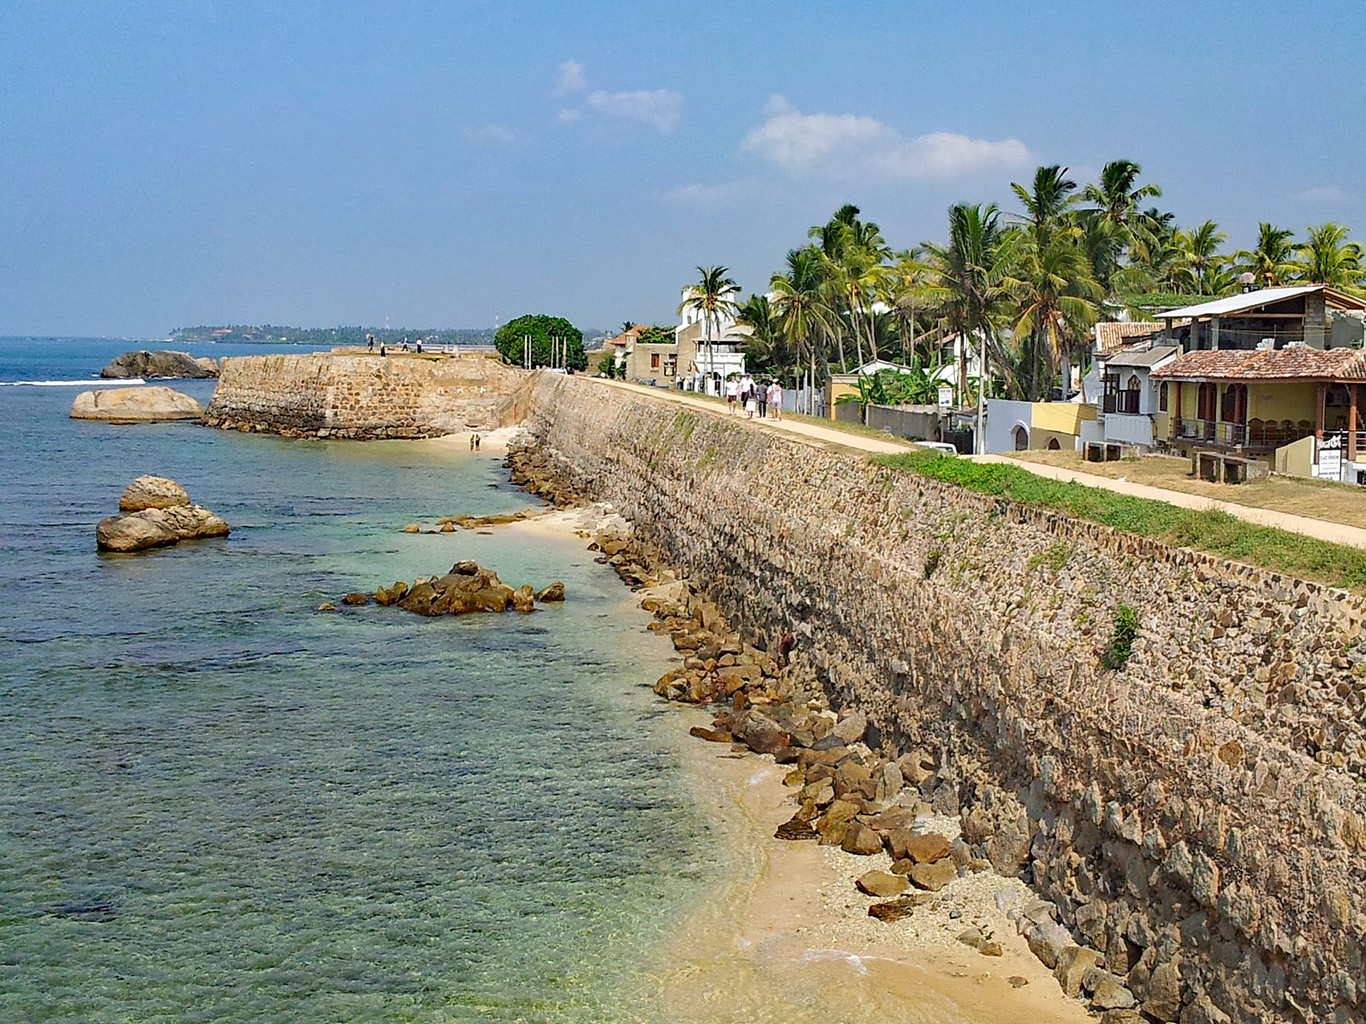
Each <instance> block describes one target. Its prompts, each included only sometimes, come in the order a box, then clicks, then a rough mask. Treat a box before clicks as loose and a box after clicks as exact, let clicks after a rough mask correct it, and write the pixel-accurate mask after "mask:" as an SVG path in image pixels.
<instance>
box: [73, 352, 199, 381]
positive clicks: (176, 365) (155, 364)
mask: <svg viewBox="0 0 1366 1024" xmlns="http://www.w3.org/2000/svg"><path fill="white" fill-rule="evenodd" d="M100 376H101V377H104V378H105V379H106V380H120V379H127V378H129V377H194V378H207V377H217V376H218V364H217V363H216V362H214V361H213V360H212V359H208V358H202V357H201V358H198V359H196V358H195V357H194V356H192V355H190V354H189V353H188V352H174V351H172V350H170V349H159V350H158V351H156V352H148V351H147V350H146V349H142V350H139V351H135V352H125V353H123V355H121V356H115V357H114V359H113V360H112V361H111V362H110V363H109V365H108V366H106V367H105V368H104V369H103V370H101V371H100Z"/></svg>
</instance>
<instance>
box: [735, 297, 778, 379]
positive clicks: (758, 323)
mask: <svg viewBox="0 0 1366 1024" xmlns="http://www.w3.org/2000/svg"><path fill="white" fill-rule="evenodd" d="M735 319H736V322H737V323H741V324H744V325H745V326H746V327H748V328H749V329H750V332H751V333H750V336H749V338H748V339H747V340H746V341H745V344H744V348H745V366H746V368H747V369H749V370H750V371H751V372H767V373H776V374H778V375H780V376H781V375H783V374H785V373H786V372H787V371H788V369H789V368H790V367H791V365H792V355H791V351H790V350H789V348H788V345H787V339H786V338H785V337H784V336H783V331H782V325H781V323H780V322H779V319H778V315H777V313H775V312H774V310H773V306H772V305H771V304H770V303H769V301H768V296H766V295H751V296H750V297H749V298H748V299H746V300H745V302H744V304H743V305H742V306H740V309H739V312H737V313H736V316H735Z"/></svg>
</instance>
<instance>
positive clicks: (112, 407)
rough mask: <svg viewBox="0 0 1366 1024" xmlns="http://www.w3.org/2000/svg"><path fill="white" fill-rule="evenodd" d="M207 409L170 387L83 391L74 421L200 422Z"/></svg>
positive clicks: (74, 406) (73, 408)
mask: <svg viewBox="0 0 1366 1024" xmlns="http://www.w3.org/2000/svg"><path fill="white" fill-rule="evenodd" d="M203 415H204V407H203V406H202V405H200V404H199V403H198V402H196V401H195V400H194V399H193V398H191V397H190V396H189V395H182V394H181V393H180V392H179V391H172V390H171V389H170V388H163V387H151V388H134V387H126V388H110V389H108V390H106V391H82V392H81V393H80V394H79V395H77V396H76V400H75V401H74V402H72V403H71V412H70V416H71V418H72V419H73V420H108V421H109V422H111V423H139V422H153V421H157V420H197V419H200V418H201V417H203Z"/></svg>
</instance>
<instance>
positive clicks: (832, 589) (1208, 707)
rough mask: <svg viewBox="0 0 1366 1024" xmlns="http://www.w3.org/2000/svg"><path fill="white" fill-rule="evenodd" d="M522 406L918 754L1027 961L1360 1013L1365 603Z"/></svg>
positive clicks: (565, 466)
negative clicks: (1001, 893) (1006, 890)
mask: <svg viewBox="0 0 1366 1024" xmlns="http://www.w3.org/2000/svg"><path fill="white" fill-rule="evenodd" d="M227 362H228V363H231V362H233V361H232V360H228V361H227ZM229 373H230V370H229V369H228V368H227V367H225V370H224V377H225V379H227V377H228V375H229ZM220 387H221V385H220ZM528 408H529V414H528V418H527V426H528V428H529V429H530V430H531V432H532V433H533V434H534V435H535V437H536V438H537V439H538V441H539V443H540V445H541V446H542V447H541V451H542V454H543V455H544V456H545V457H547V458H548V459H549V461H550V463H551V464H552V465H553V467H554V473H555V475H556V476H557V478H558V479H559V481H560V485H561V486H562V487H563V488H565V489H566V490H570V491H574V492H577V493H579V494H582V495H583V496H585V497H587V498H589V499H590V500H600V501H607V502H610V503H612V505H613V506H614V507H615V508H617V509H618V510H619V511H620V512H621V513H622V514H623V515H625V516H626V517H627V518H628V519H629V520H631V521H632V523H633V524H634V531H635V532H634V541H633V543H634V544H635V545H637V547H638V548H639V551H640V557H641V558H651V559H654V560H657V561H658V562H660V563H661V564H668V565H670V566H671V567H673V568H674V569H675V570H676V571H677V572H679V573H680V574H684V575H686V576H687V577H689V578H690V579H691V580H692V581H693V582H694V585H695V586H697V587H699V588H700V589H701V590H703V591H704V592H705V596H706V598H707V599H709V600H710V601H712V602H714V603H715V605H716V606H717V607H719V609H720V610H721V612H722V613H723V614H724V615H726V616H727V617H728V618H729V620H730V621H731V622H733V623H734V624H735V625H736V627H738V628H739V629H740V630H741V632H742V634H743V636H744V639H745V641H746V642H747V643H750V644H752V645H753V646H754V647H755V648H757V649H758V650H760V651H763V652H766V654H767V656H770V657H772V658H775V659H779V658H785V659H787V662H788V663H789V664H790V666H791V669H792V671H793V672H795V673H797V674H799V675H801V676H802V677H804V678H805V679H806V680H807V681H809V683H810V684H812V685H819V686H820V687H822V688H823V689H824V691H825V693H826V694H827V695H828V697H829V700H830V703H831V704H832V705H833V706H834V707H836V708H842V709H843V710H844V711H845V712H846V713H848V712H851V711H852V710H853V709H855V708H857V709H858V710H860V711H861V712H862V713H863V714H864V715H866V717H867V729H866V734H865V742H866V743H868V744H869V746H873V747H880V748H881V749H882V752H883V754H884V755H886V756H889V757H892V756H897V755H899V754H901V753H905V752H909V751H912V750H917V751H923V752H927V754H928V758H929V759H928V761H927V762H926V763H927V764H928V765H929V767H928V768H926V769H925V774H924V778H923V779H917V782H918V784H919V787H920V790H921V793H922V794H923V796H924V798H925V799H926V800H927V801H928V802H930V803H931V804H932V805H933V807H934V809H935V810H936V811H938V812H940V813H945V814H954V815H957V816H958V817H959V818H960V821H961V824H962V838H963V839H964V841H965V842H967V843H968V844H970V845H971V847H972V855H973V856H975V857H978V858H985V859H988V860H989V861H990V862H991V864H992V865H993V866H994V868H995V869H996V870H998V871H1001V872H1004V873H1006V874H1018V875H1020V876H1021V877H1023V878H1024V879H1026V880H1027V881H1029V882H1030V883H1031V884H1032V885H1033V886H1034V888H1035V889H1036V890H1037V891H1038V892H1039V893H1040V894H1041V895H1042V896H1043V897H1044V898H1045V899H1047V900H1050V901H1052V902H1053V903H1054V904H1056V907H1057V916H1058V918H1059V919H1060V921H1061V922H1062V925H1063V926H1064V929H1058V928H1057V925H1054V924H1052V923H1051V922H1046V921H1041V922H1038V923H1037V925H1036V926H1035V927H1034V929H1033V931H1032V932H1031V934H1030V945H1031V948H1034V947H1035V946H1036V945H1037V947H1038V949H1037V952H1038V955H1039V957H1040V959H1043V960H1044V961H1045V963H1047V962H1048V958H1049V957H1052V958H1053V959H1054V960H1055V961H1057V969H1056V971H1055V974H1056V975H1057V976H1058V978H1059V981H1060V983H1061V984H1063V985H1064V987H1065V988H1069V989H1076V988H1082V989H1084V990H1085V991H1087V992H1090V993H1091V998H1092V1001H1093V1005H1097V1006H1106V1005H1109V1006H1112V1007H1113V1008H1112V1009H1110V1011H1109V1012H1110V1013H1111V1014H1119V1015H1121V1016H1122V1015H1125V1014H1128V1015H1130V1016H1123V1019H1124V1020H1134V1021H1138V1020H1141V1019H1146V1020H1155V1021H1180V1022H1183V1024H1184V1022H1193V1021H1225V1020H1233V1021H1240V1022H1243V1021H1247V1022H1250V1021H1258V1022H1269V1021H1282V1020H1302V1021H1342V1022H1346V1021H1354V1020H1361V1019H1363V1017H1366V962H1364V961H1363V936H1364V935H1366V912H1363V908H1364V907H1366V856H1363V854H1366V689H1364V688H1363V679H1364V678H1366V645H1363V644H1362V639H1363V637H1362V624H1363V619H1366V602H1364V601H1363V599H1362V598H1360V597H1358V596H1355V595H1352V594H1348V593H1344V592H1341V591H1336V590H1333V589H1331V588H1327V587H1323V586H1320V585H1316V584H1312V583H1307V582H1304V581H1300V580H1295V579H1289V578H1285V577H1282V576H1278V575H1276V574H1274V573H1270V572H1266V571H1262V570H1259V569H1254V568H1250V567H1248V566H1243V565H1238V564H1235V563H1231V562H1226V561H1221V560H1219V559H1216V558H1213V557H1209V556H1206V555H1202V554H1198V553H1195V552H1192V551H1189V550H1186V549H1181V548H1175V547H1171V546H1168V545H1165V544H1161V543H1157V542H1154V541H1149V540H1146V539H1144V538H1140V537H1135V536H1131V535H1126V534H1121V533H1118V532H1116V531H1114V530H1111V529H1109V528H1107V527H1102V526H1098V525H1095V524H1090V523H1082V522H1077V521H1074V520H1070V519H1067V518H1064V517H1062V516H1059V515H1056V514H1052V513H1049V512H1045V511H1040V510H1037V509H1031V508H1028V507H1025V506H1023V505H1020V504H1017V503H1014V502H1012V501H1009V500H1004V499H997V498H992V497H987V496H983V495H980V494H976V493H973V492H969V491H966V490H963V489H960V488H957V487H954V486H952V485H948V484H944V483H941V482H938V481H934V480H929V479H925V478H922V477H919V476H914V475H911V474H903V473H899V472H896V471H894V470H889V469H885V468H881V467H878V466H875V465H872V464H870V463H869V462H868V461H867V460H866V459H865V458H863V457H859V456H857V455H850V454H844V453H840V452H834V451H829V450H826V449H823V448H819V447H815V446H812V445H809V444H806V443H803V442H801V441H798V440H794V439H792V438H789V437H785V436H780V435H777V434H775V433H773V432H770V431H764V430H759V429H752V428H751V427H750V426H749V425H748V424H745V423H737V422H733V421H728V420H727V419H726V418H725V417H724V416H719V415H715V414H711V413H708V412H701V411H693V410H683V411H680V409H679V407H678V406H676V405H673V404H671V403H668V402H664V401H660V400H658V399H652V398H650V397H649V396H647V395H634V394H627V393H623V392H622V391H619V390H609V389H608V388H606V387H604V386H601V385H597V384H595V383H594V382H592V381H589V380H583V379H576V378H572V377H563V376H550V375H545V376H541V377H539V378H537V379H536V380H535V381H534V383H533V385H532V387H531V393H530V397H529V401H528ZM211 411H212V410H211ZM1121 627H1122V630H1123V632H1124V633H1125V644H1124V647H1125V652H1124V653H1125V656H1124V658H1123V659H1122V661H1121V663H1119V664H1118V667H1113V666H1115V665H1116V661H1115V659H1114V657H1113V651H1114V649H1115V644H1116V637H1117V635H1118V631H1119V630H1120V629H1121ZM1050 929H1052V930H1050ZM1055 932H1056V933H1055ZM1060 951H1061V952H1060ZM1064 961H1066V962H1064ZM1050 966H1053V965H1050ZM1097 993H1099V995H1098V994H1097ZM1130 993H1132V997H1131V996H1130ZM1112 996H1113V999H1111V997H1112ZM1105 1000H1110V1001H1109V1002H1106V1001H1105ZM1134 1000H1136V1003H1137V1005H1136V1006H1132V1007H1131V1006H1130V1003H1131V1002H1132V1001H1134ZM1139 1013H1141V1014H1142V1015H1143V1016H1142V1017H1140V1016H1139V1015H1138V1014H1139ZM1107 1019H1109V1017H1107ZM1115 1019H1116V1020H1119V1019H1120V1017H1116V1018H1115Z"/></svg>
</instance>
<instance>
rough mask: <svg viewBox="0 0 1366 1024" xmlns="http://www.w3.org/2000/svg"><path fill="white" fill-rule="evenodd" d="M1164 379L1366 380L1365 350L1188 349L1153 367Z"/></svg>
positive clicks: (1298, 348)
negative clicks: (1189, 350) (1161, 365)
mask: <svg viewBox="0 0 1366 1024" xmlns="http://www.w3.org/2000/svg"><path fill="white" fill-rule="evenodd" d="M1152 376H1153V377H1154V378H1155V379H1159V380H1160V379H1167V380H1366V352H1363V351H1362V350H1361V349H1355V348H1330V349H1326V350H1325V349H1317V348H1308V347H1306V346H1303V345H1292V346H1290V347H1288V348H1277V349H1266V350H1256V351H1250V350H1247V349H1217V350H1213V351H1202V352H1187V353H1186V354H1185V355H1183V356H1177V357H1176V359H1174V360H1173V361H1172V362H1170V363H1168V364H1167V365H1166V366H1164V367H1162V368H1161V369H1160V370H1154V371H1153V374H1152Z"/></svg>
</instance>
